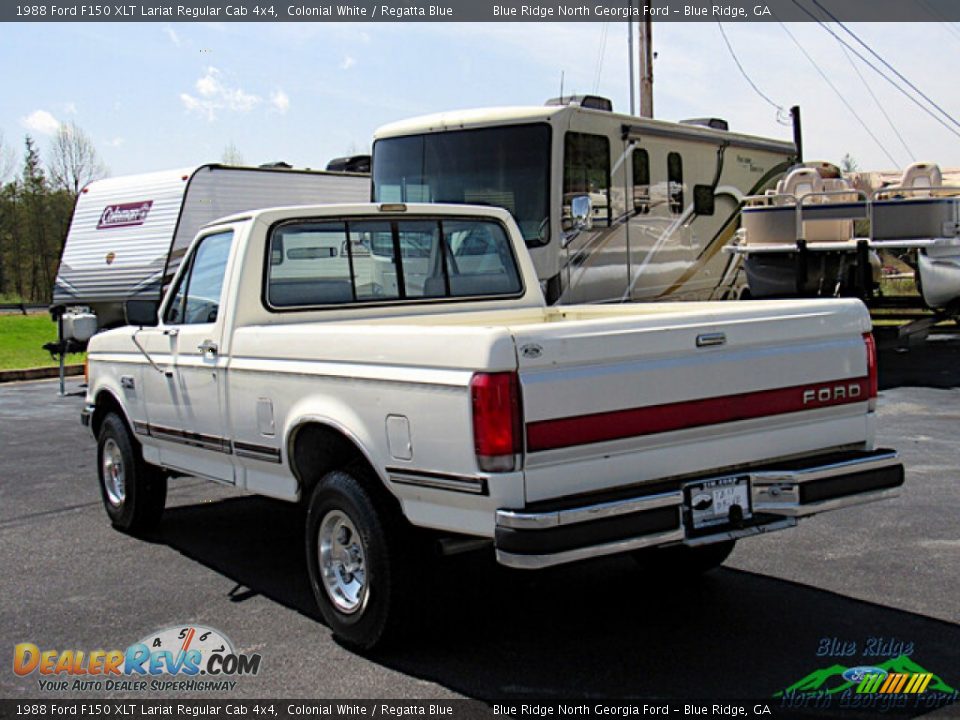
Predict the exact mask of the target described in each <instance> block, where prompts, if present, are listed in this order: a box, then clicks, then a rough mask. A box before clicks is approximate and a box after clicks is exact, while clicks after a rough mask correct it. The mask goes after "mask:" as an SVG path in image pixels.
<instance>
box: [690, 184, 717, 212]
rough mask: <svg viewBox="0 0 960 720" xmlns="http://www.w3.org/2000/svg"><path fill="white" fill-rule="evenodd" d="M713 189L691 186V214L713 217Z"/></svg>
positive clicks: (705, 186)
mask: <svg viewBox="0 0 960 720" xmlns="http://www.w3.org/2000/svg"><path fill="white" fill-rule="evenodd" d="M713 199H714V198H713V187H712V186H710V185H694V186H693V212H694V214H695V215H713V212H714V207H713Z"/></svg>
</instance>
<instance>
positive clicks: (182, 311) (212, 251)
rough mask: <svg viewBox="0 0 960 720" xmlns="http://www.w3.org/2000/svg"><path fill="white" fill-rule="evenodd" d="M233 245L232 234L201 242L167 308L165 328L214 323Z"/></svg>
mask: <svg viewBox="0 0 960 720" xmlns="http://www.w3.org/2000/svg"><path fill="white" fill-rule="evenodd" d="M232 242H233V232H232V231H228V232H222V233H217V234H215V235H208V236H207V237H205V238H203V239H202V240H200V243H199V244H198V245H197V247H196V249H195V250H194V252H193V254H192V255H191V256H190V258H189V260H188V262H189V266H188V267H187V269H186V270H185V271H184V273H183V274H182V275H181V276H180V279H179V281H178V283H177V289H176V292H175V294H174V298H173V301H172V302H171V303H170V306H169V307H168V308H167V312H166V315H165V317H164V319H165V321H166V322H167V323H168V324H171V325H198V324H203V323H212V322H216V321H217V316H218V314H219V312H220V295H221V292H222V290H223V278H224V275H225V274H226V271H227V260H228V259H229V258H230V245H231V243H232Z"/></svg>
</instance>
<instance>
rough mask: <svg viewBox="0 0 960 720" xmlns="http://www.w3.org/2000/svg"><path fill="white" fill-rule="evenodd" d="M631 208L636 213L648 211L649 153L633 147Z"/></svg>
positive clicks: (643, 213)
mask: <svg viewBox="0 0 960 720" xmlns="http://www.w3.org/2000/svg"><path fill="white" fill-rule="evenodd" d="M633 208H634V211H635V212H637V213H638V214H642V215H645V214H646V213H648V212H650V153H648V152H647V151H646V150H644V149H643V148H638V147H634V149H633Z"/></svg>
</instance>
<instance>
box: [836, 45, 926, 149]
mask: <svg viewBox="0 0 960 720" xmlns="http://www.w3.org/2000/svg"><path fill="white" fill-rule="evenodd" d="M840 49H841V50H843V54H844V55H845V56H846V58H847V60H848V61H849V63H850V66H851V67H852V68H853V69H854V71H855V72H856V73H857V77H859V78H860V82H862V83H863V86H864V87H865V88H866V89H867V92H868V93H870V97H872V98H873V101H874V102H875V103H876V104H877V107H878V108H879V109H880V112H881V113H882V114H883V116H884V117H885V118H886V119H887V123H888V124H889V125H890V129H891V130H893V133H894V134H895V135H896V136H897V139H898V140H899V141H900V144H901V145H903V149H904V150H906V151H907V157H909V158H910V159H911V160H916V159H917V158H916V156H915V155H914V154H913V151H912V150H910V148H909V146H908V145H907V141H906V140H904V139H903V135H901V134H900V131H899V130H897V126H896V125H895V124H894V122H893V120H891V119H890V116H889V115H888V114H887V111H886V110H885V109H884V107H883V103H881V102H880V100H879V99H878V98H877V96H876V95H875V94H874V92H873V89H872V88H871V87H870V84H869V83H868V82H867V79H866V78H865V77H864V76H863V73H861V72H860V68H858V67H857V64H856V63H855V62H854V61H853V58H852V57H850V53H849V52H847V49H846V48H845V47H844V46H843V45H841V46H840Z"/></svg>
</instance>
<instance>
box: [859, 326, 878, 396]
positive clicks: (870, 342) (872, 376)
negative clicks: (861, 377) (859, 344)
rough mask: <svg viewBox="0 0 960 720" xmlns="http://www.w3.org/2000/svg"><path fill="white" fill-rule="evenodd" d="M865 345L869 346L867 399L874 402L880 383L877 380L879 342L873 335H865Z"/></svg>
mask: <svg viewBox="0 0 960 720" xmlns="http://www.w3.org/2000/svg"><path fill="white" fill-rule="evenodd" d="M863 344H864V345H866V346H867V378H868V380H867V383H868V384H867V397H868V398H870V399H871V400H873V399H874V398H875V397H877V394H878V388H879V383H878V380H877V342H876V340H874V339H873V333H864V334H863Z"/></svg>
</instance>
